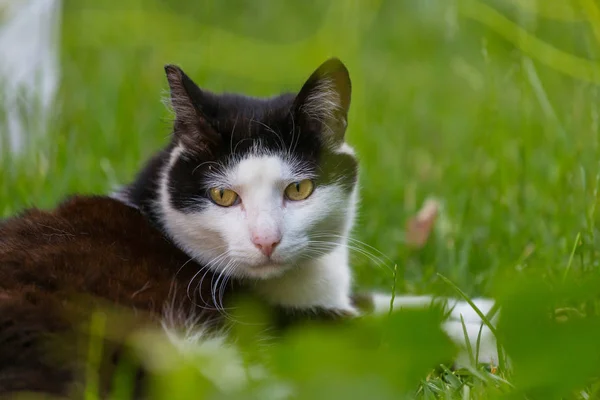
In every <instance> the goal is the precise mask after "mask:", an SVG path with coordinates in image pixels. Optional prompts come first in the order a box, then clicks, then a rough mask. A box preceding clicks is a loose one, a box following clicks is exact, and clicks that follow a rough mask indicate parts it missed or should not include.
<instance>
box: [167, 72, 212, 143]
mask: <svg viewBox="0 0 600 400" xmlns="http://www.w3.org/2000/svg"><path fill="white" fill-rule="evenodd" d="M165 73H166V75H167V81H168V82H169V89H170V100H171V101H170V102H171V107H172V108H173V112H174V113H175V121H174V127H173V134H174V136H175V139H176V140H178V141H180V142H181V143H182V144H183V145H184V146H185V147H187V148H188V149H189V150H201V151H206V150H209V149H210V147H211V146H212V145H214V144H216V143H217V142H218V140H219V138H220V136H219V134H218V133H217V132H216V131H215V130H214V129H213V127H212V126H211V124H210V121H209V117H208V115H209V114H210V112H209V111H210V107H211V106H210V104H209V102H210V98H209V96H207V94H205V93H204V92H203V91H202V89H200V88H199V87H198V85H196V84H195V83H194V81H192V80H191V79H190V78H189V77H188V76H187V75H186V74H185V72H183V70H182V69H181V68H179V67H177V66H175V65H165Z"/></svg>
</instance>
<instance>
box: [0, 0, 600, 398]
mask: <svg viewBox="0 0 600 400" xmlns="http://www.w3.org/2000/svg"><path fill="white" fill-rule="evenodd" d="M62 46H63V54H62V67H63V71H62V75H63V78H62V86H61V94H60V96H59V99H58V102H57V112H56V115H55V118H54V122H53V126H52V133H51V134H50V135H49V136H48V137H43V138H40V137H29V138H27V139H28V140H29V142H30V146H29V149H28V152H27V153H26V154H24V155H23V156H20V157H12V156H10V155H9V154H2V159H1V161H0V163H1V170H0V181H1V182H2V185H1V186H0V213H1V214H3V215H9V214H12V213H14V212H16V211H18V210H20V209H22V208H23V207H24V206H28V205H38V206H43V207H49V206H51V205H53V204H55V203H56V202H57V201H58V200H59V199H60V198H62V197H63V196H65V195H66V194H68V193H73V192H83V193H106V192H107V191H109V190H110V189H111V188H112V186H113V185H116V184H121V183H124V182H127V181H128V180H129V179H131V178H132V176H133V174H134V172H135V171H136V170H137V169H138V168H139V167H140V164H141V162H142V160H144V159H145V158H146V157H148V156H149V155H150V154H151V153H152V152H153V151H155V150H156V149H158V148H159V147H160V146H161V145H162V144H163V143H165V141H166V140H167V135H168V134H169V121H168V114H167V112H166V111H165V110H164V109H163V106H162V105H161V102H160V96H161V94H162V91H163V90H164V89H165V88H166V82H165V78H164V76H163V69H162V66H163V65H164V64H166V63H177V64H179V65H181V66H182V67H183V68H184V70H186V72H188V74H189V75H190V76H192V77H193V78H194V79H195V81H196V82H197V83H198V84H200V85H201V86H203V87H205V88H207V89H209V90H214V91H241V92H244V93H247V94H250V95H271V94H274V93H277V92H279V91H281V90H296V89H298V87H299V85H300V84H301V83H302V82H303V81H304V79H305V78H306V77H307V76H308V74H310V72H311V71H312V70H313V69H314V68H315V67H316V66H318V65H319V64H320V63H321V62H322V61H323V60H325V59H326V58H327V57H329V56H332V55H336V56H338V57H340V58H341V59H342V60H343V61H344V62H345V63H346V64H347V66H348V68H349V70H350V73H351V76H352V79H353V85H354V91H353V104H352V109H351V115H350V128H349V132H348V141H349V142H350V143H351V144H352V145H354V146H355V147H356V149H357V151H358V153H359V155H360V158H361V160H362V191H361V196H362V203H361V208H360V219H359V223H358V226H357V229H356V238H357V239H360V240H361V241H364V242H365V243H367V244H369V245H371V246H374V247H375V248H377V249H378V250H380V251H381V252H382V253H383V254H385V255H386V257H388V258H389V260H387V259H384V260H382V262H381V263H379V264H381V265H379V266H377V265H374V264H377V263H374V262H373V260H371V259H369V258H368V257H365V256H363V255H361V253H360V252H357V253H356V254H355V257H354V264H355V265H356V272H357V276H358V283H359V284H360V285H361V286H363V287H371V286H382V287H385V288H389V287H390V286H391V272H390V269H389V268H391V267H393V265H394V263H397V264H398V268H399V276H398V282H397V285H398V291H399V292H400V293H404V292H410V293H436V294H445V295H456V293H455V292H454V290H453V288H452V287H450V286H449V285H447V284H446V283H444V282H443V280H441V279H439V277H438V276H437V273H440V274H442V275H444V276H446V277H448V278H449V279H450V281H452V282H454V283H455V284H456V285H457V286H458V287H460V288H461V289H462V290H463V291H464V292H466V293H468V294H469V295H480V294H482V295H487V296H493V297H494V298H497V299H499V301H500V303H501V305H502V306H504V308H505V311H504V312H503V315H502V318H501V321H500V323H499V325H498V335H499V339H500V341H501V342H502V343H503V344H505V348H506V351H507V352H508V355H509V356H510V357H511V359H512V360H513V364H512V368H509V369H504V370H501V371H500V372H499V374H490V373H488V372H487V371H486V370H485V368H483V367H480V366H473V368H471V369H470V370H468V371H461V372H456V373H451V372H449V371H448V370H446V369H444V368H443V367H440V368H439V369H438V371H436V372H433V373H432V374H431V375H429V377H428V378H427V379H425V375H418V377H417V378H414V376H415V375H413V374H412V372H411V371H416V372H418V373H419V374H421V372H423V371H425V370H427V368H425V367H426V366H430V367H435V366H436V365H437V363H440V362H443V359H444V357H442V355H444V354H446V353H445V352H446V351H447V350H448V347H445V346H444V345H443V343H442V342H440V340H441V339H439V337H438V336H436V335H437V334H436V333H435V332H436V330H435V329H436V328H434V325H433V323H432V321H431V320H427V321H425V320H422V319H419V318H425V317H423V316H417V315H420V314H418V313H417V314H414V315H413V314H410V315H409V314H402V315H401V316H398V317H395V318H396V319H395V321H396V322H395V324H396V325H394V326H395V328H394V329H397V330H396V331H394V335H395V336H393V338H392V339H389V338H388V340H387V342H386V341H383V342H382V343H380V345H381V346H384V345H385V343H388V345H389V346H390V347H389V348H385V347H384V348H385V349H387V350H386V351H384V352H381V349H380V350H379V352H375V353H361V350H360V349H357V348H355V346H356V343H355V342H353V337H354V336H353V335H352V334H350V333H347V332H345V333H344V332H339V333H338V334H337V336H336V334H334V336H333V338H332V336H330V334H327V333H319V331H315V333H306V334H305V335H302V336H295V339H290V342H289V343H288V342H286V343H285V344H283V345H280V346H275V347H273V348H269V350H268V351H265V354H267V355H269V356H270V357H269V358H273V359H274V361H273V360H270V362H271V363H272V364H273V369H274V371H275V374H276V375H281V376H282V379H283V377H284V378H285V380H291V381H295V383H296V386H298V387H301V388H304V390H305V391H304V392H303V396H301V397H302V398H310V399H314V398H388V397H389V398H399V396H403V395H405V394H406V393H408V394H406V396H408V397H412V396H415V395H417V396H418V397H419V398H424V399H430V398H477V399H478V398H497V397H498V396H509V397H512V396H515V397H517V398H522V397H523V395H525V394H526V395H527V396H528V398H540V399H549V398H559V397H562V398H590V399H591V398H598V396H600V394H599V393H600V381H599V380H598V379H596V378H597V377H598V376H599V375H600V374H599V372H600V371H599V369H600V362H599V361H600V348H599V345H598V343H599V341H598V338H599V337H600V329H599V324H600V323H599V321H598V318H599V316H600V310H599V308H598V306H599V301H598V300H599V294H600V281H599V274H598V259H599V258H598V249H599V247H598V245H599V244H600V241H599V237H598V229H597V226H596V225H597V221H598V216H597V214H596V205H597V201H598V197H597V190H598V182H599V179H600V175H599V174H600V169H599V161H600V149H599V147H598V126H599V114H598V96H599V91H598V83H599V82H600V64H599V62H600V61H599V55H600V10H599V6H598V4H597V3H596V2H594V1H593V0H580V1H575V0H572V1H566V0H565V1H561V2H552V1H549V2H545V1H542V0H539V1H535V0H527V1H524V0H523V1H517V0H494V1H492V0H489V1H475V0H447V1H441V0H428V1H418V2H417V1H393V0H388V1H380V0H372V1H341V0H340V1H331V2H323V1H316V0H310V1H305V2H294V3H292V2H276V1H242V0H235V1H227V2H223V1H202V2H192V1H183V0H179V1H166V0H162V1H161V0H144V1H141V0H138V1H135V0H128V1H125V0H120V1H116V0H106V1H103V2H100V3H99V2H93V1H91V0H67V1H65V5H64V15H63V43H62ZM428 196H435V197H436V198H438V199H440V200H441V201H442V203H443V209H442V212H441V216H440V219H439V220H438V224H437V226H436V231H435V233H434V236H433V237H432V239H431V240H430V242H429V243H428V245H427V246H426V247H425V248H424V249H422V250H419V251H414V250H409V249H407V248H406V246H405V245H404V244H403V242H404V224H405V221H406V220H407V218H408V217H409V216H410V215H412V214H413V213H414V212H416V210H417V209H418V208H419V206H420V204H421V203H422V202H423V200H424V199H425V198H427V197H428ZM363 248H364V247H363ZM364 249H365V250H369V249H368V248H364ZM378 267H379V268H378ZM423 315H426V314H423ZM402 318H407V319H405V320H403V319H402ZM411 318H414V319H411ZM411 321H412V322H411ZM409 322H410V324H409ZM390 324H392V325H393V324H394V322H390ZM412 324H416V325H412ZM349 329H350V328H349ZM354 329H356V332H357V334H360V332H361V330H364V329H369V328H368V327H366V326H360V325H359V326H357V327H355V328H354ZM415 329H417V330H418V331H416V332H415ZM250 350H252V349H251V346H250ZM357 359H360V360H362V361H363V363H356V362H355V361H356V360H357ZM393 360H397V364H396V366H394V365H393V364H394V363H393V362H392V361H393ZM421 362H423V363H425V364H421ZM423 365H425V367H423ZM185 368H186V367H185V365H184V364H181V365H180V369H179V370H177V371H176V372H173V373H172V374H170V375H168V376H167V378H165V379H164V380H160V381H159V384H161V385H162V384H164V385H166V386H165V387H166V389H165V388H163V390H165V391H164V392H162V393H166V395H165V397H163V398H177V397H179V398H185V397H186V396H187V395H188V394H190V393H191V394H194V395H197V394H199V393H200V391H201V390H203V389H202V388H203V387H204V386H203V385H202V384H200V383H198V380H197V379H198V376H197V373H196V372H194V371H191V370H185ZM395 368H398V369H397V370H396V369H395ZM186 371H187V372H186ZM190 371H191V372H190ZM369 371H372V372H374V373H373V374H369ZM382 371H388V373H387V374H386V373H382ZM407 371H408V372H407ZM416 372H415V373H416ZM407 374H408V375H407ZM408 376H411V378H410V379H409V378H407V377H408ZM419 377H420V384H419ZM324 378H327V379H324ZM413 378H414V379H413ZM415 379H416V380H415ZM505 380H508V381H509V382H512V384H514V387H513V386H512V385H511V384H509V383H507V382H506V381H505ZM413 386H414V387H413ZM256 393H260V392H256ZM270 393H271V392H270ZM249 396H250V395H249V394H248V397H249ZM256 397H257V398H266V395H264V394H263V395H260V394H256ZM245 398H247V397H245Z"/></svg>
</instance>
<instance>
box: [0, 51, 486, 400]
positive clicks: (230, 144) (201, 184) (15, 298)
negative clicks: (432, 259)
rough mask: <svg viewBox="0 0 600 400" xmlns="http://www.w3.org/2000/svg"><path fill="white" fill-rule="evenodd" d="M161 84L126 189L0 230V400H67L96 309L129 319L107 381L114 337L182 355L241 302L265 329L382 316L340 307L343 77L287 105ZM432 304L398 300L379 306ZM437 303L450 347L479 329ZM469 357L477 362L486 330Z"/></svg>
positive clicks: (35, 213) (372, 297) (381, 298)
mask: <svg viewBox="0 0 600 400" xmlns="http://www.w3.org/2000/svg"><path fill="white" fill-rule="evenodd" d="M165 73H166V77H167V81H168V85H169V88H170V103H171V106H172V110H173V112H174V122H173V132H172V136H171V139H170V142H169V143H168V145H167V146H166V147H165V148H164V149H163V150H161V151H159V152H158V153H157V154H156V155H155V156H154V157H152V158H151V159H150V160H149V161H148V162H147V163H146V165H145V166H144V167H143V168H142V169H141V171H140V172H139V173H138V174H137V176H136V178H135V179H134V180H133V182H132V183H130V184H128V185H126V186H125V187H123V188H122V189H120V190H118V191H117V192H115V193H113V194H112V195H110V196H73V197H70V198H68V199H67V200H65V201H64V202H62V203H61V204H60V205H59V206H58V207H57V208H55V209H54V210H52V211H41V210H37V209H30V210H27V211H25V212H24V213H22V214H21V215H19V216H16V217H13V218H9V219H7V220H6V221H4V222H3V223H1V224H0V394H5V393H13V392H17V391H38V392H45V393H53V394H61V395H64V394H66V393H75V392H77V390H81V385H82V383H81V382H82V375H81V373H82V370H83V368H82V363H83V361H84V360H83V358H82V357H83V356H82V349H85V346H86V340H87V339H86V336H85V335H81V332H80V329H79V328H81V327H82V326H86V325H85V324H86V323H89V322H90V320H92V319H93V316H94V313H93V312H94V311H95V310H97V309H100V308H101V307H103V306H119V307H122V308H124V309H127V310H135V316H136V318H134V319H133V320H128V321H129V322H127V323H119V324H116V325H117V326H118V329H117V332H113V333H112V336H111V338H110V340H109V342H110V343H109V346H108V347H107V349H108V350H107V351H106V352H107V354H108V355H107V356H106V360H104V361H103V364H102V365H103V368H105V371H107V374H106V376H108V377H109V376H110V373H111V371H112V370H113V369H114V366H115V364H116V362H117V361H118V360H119V357H120V355H121V348H120V347H119V343H121V342H122V339H123V338H127V337H129V336H130V335H131V334H132V333H134V332H136V331H137V330H139V329H140V328H141V327H144V326H153V327H158V328H160V329H163V330H164V332H165V334H166V336H167V337H168V338H169V340H170V341H171V342H173V344H174V345H175V346H176V347H178V348H182V346H183V347H185V348H186V349H187V350H185V351H189V345H190V343H191V344H192V345H194V344H195V345H196V346H201V344H202V342H203V341H206V340H208V338H209V337H212V338H215V337H219V336H218V335H220V334H222V332H224V329H223V328H224V327H225V326H226V325H227V324H228V323H231V321H229V320H228V319H227V318H226V305H227V304H229V303H230V301H231V299H235V298H237V297H239V296H242V295H250V296H253V298H256V299H258V300H259V301H261V302H263V303H264V304H265V305H267V306H268V307H269V309H270V310H272V314H273V316H274V319H273V321H274V322H273V324H274V326H275V327H276V328H277V329H285V328H286V327H288V326H290V325H293V324H295V323H301V322H302V321H303V320H305V319H315V318H317V319H325V320H337V319H346V318H354V317H357V316H359V315H361V314H362V310H361V307H359V305H360V304H361V301H366V302H367V303H369V305H370V306H371V308H372V309H373V310H374V311H375V312H379V313H381V312H387V311H388V309H389V307H390V296H389V295H387V294H378V293H372V294H367V296H359V295H357V294H354V293H353V292H352V287H353V281H352V273H351V268H350V265H349V256H348V240H349V237H350V234H351V230H352V228H353V223H354V217H355V212H356V207H357V201H358V165H359V164H358V159H357V157H356V155H355V151H354V150H353V149H352V147H351V146H350V145H349V144H348V143H347V142H346V141H345V132H346V127H347V125H348V111H349V107H350V100H351V82H350V76H349V73H348V70H347V68H346V67H345V65H344V64H343V63H342V62H341V61H340V60H339V59H337V58H332V59H329V60H327V61H326V62H324V63H323V64H322V65H321V66H319V67H318V68H317V69H316V70H315V71H314V72H313V73H312V75H310V77H309V78H308V79H307V80H306V82H305V83H304V85H303V86H302V87H301V89H300V90H299V91H298V92H297V93H285V94H281V95H278V96H274V97H271V98H254V97H247V96H243V95H238V94H214V93H211V92H209V91H207V90H204V89H200V88H199V87H198V86H197V85H196V84H195V83H194V82H193V81H192V79H191V78H189V77H188V76H187V75H186V74H185V73H184V72H183V71H182V70H181V69H180V68H179V67H177V66H174V65H167V66H166V67H165ZM432 300H433V299H432V298H431V297H429V296H423V297H402V296H398V297H396V300H395V302H394V307H395V308H400V307H406V306H411V307H415V306H426V305H427V304H430V303H431V302H432ZM451 303H452V304H450V305H448V307H450V308H452V307H454V308H453V309H452V312H451V314H450V320H449V321H447V322H446V323H445V325H444V329H445V330H446V331H447V332H448V334H449V335H450V336H451V337H452V338H453V339H454V340H455V341H456V342H457V343H463V342H464V340H465V338H464V333H463V330H462V323H461V322H459V321H460V315H463V316H464V319H465V321H466V325H467V328H468V329H467V330H468V332H469V336H470V338H471V340H473V337H476V336H477V332H478V330H479V328H480V325H481V320H480V318H479V316H478V315H477V314H476V313H475V312H474V311H473V310H472V309H471V308H470V307H468V306H466V303H458V302H456V301H452V302H451ZM477 304H478V305H479V306H481V308H482V311H483V312H487V311H489V309H490V308H491V307H492V304H493V303H492V302H491V301H488V300H485V299H482V300H480V301H478V302H477ZM113 325H114V324H113ZM473 334H474V336H472V335H473ZM211 335H212V336H211ZM215 335H216V336H215ZM192 339H193V340H192ZM482 344H483V345H482V348H484V350H482V351H481V353H480V358H481V359H483V360H485V361H487V362H489V361H490V360H489V359H490V358H494V357H495V354H494V352H495V342H494V339H493V337H492V336H491V335H490V333H489V331H488V330H487V329H484V332H483V340H482ZM223 348H224V346H223ZM111 351H112V352H111ZM222 351H225V350H222ZM240 368H241V367H240ZM239 375H241V374H239ZM103 376H104V375H103ZM107 379H109V378H107ZM217 380H218V379H217ZM224 385H227V383H224ZM106 390H108V389H106Z"/></svg>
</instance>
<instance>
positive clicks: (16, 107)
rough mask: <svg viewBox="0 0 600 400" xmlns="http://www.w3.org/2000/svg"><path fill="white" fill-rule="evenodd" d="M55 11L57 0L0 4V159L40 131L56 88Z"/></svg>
mask: <svg viewBox="0 0 600 400" xmlns="http://www.w3.org/2000/svg"><path fill="white" fill-rule="evenodd" d="M60 6H61V0H0V107H3V108H4V109H3V110H0V115H1V114H4V116H5V118H2V119H4V121H0V122H2V123H1V124H0V157H1V155H2V154H6V153H7V152H8V151H12V152H19V151H20V150H22V149H23V147H24V144H25V143H26V137H27V135H36V134H44V131H45V129H46V122H47V120H48V116H49V114H50V112H51V108H52V105H53V102H54V96H55V94H56V89H57V88H58V79H59V54H58V51H59V46H58V41H59V35H58V32H59V24H60ZM23 111H24V112H23ZM3 144H8V147H9V149H8V150H7V149H3V148H2V146H3Z"/></svg>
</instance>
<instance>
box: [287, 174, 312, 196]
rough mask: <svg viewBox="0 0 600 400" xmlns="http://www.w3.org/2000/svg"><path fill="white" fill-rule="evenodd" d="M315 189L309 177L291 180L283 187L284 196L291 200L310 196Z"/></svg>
mask: <svg viewBox="0 0 600 400" xmlns="http://www.w3.org/2000/svg"><path fill="white" fill-rule="evenodd" d="M314 189H315V184H314V183H313V181H311V180H310V179H304V180H302V181H299V182H293V183H290V184H289V185H288V187H286V188H285V197H287V198H288V199H289V200H292V201H299V200H304V199H306V198H307V197H308V196H310V195H311V194H312V192H313V190H314Z"/></svg>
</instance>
